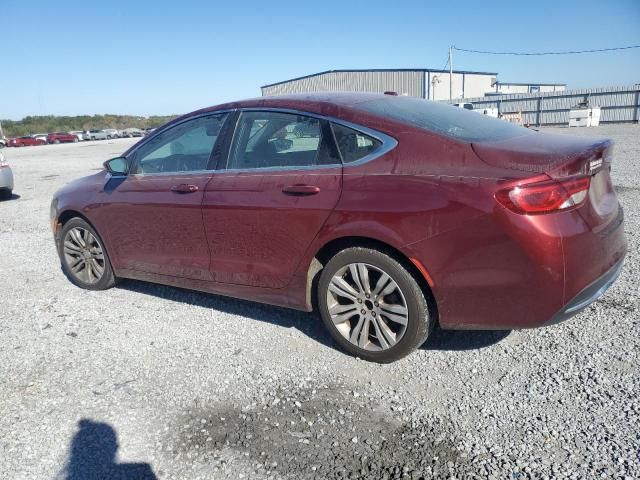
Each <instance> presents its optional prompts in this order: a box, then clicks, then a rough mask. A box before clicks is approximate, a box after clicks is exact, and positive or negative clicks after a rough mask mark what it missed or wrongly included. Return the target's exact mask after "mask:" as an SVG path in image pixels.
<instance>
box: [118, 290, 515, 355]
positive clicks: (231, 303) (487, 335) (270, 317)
mask: <svg viewBox="0 0 640 480" xmlns="http://www.w3.org/2000/svg"><path fill="white" fill-rule="evenodd" d="M118 288H123V289H125V290H129V291H132V292H137V293H142V294H145V295H152V296H154V297H158V298H162V299H165V300H171V301H174V302H180V303H187V304H189V305H195V306H198V307H203V308H211V309H215V310H219V311H221V312H224V313H228V314H231V315H241V316H243V317H248V318H252V319H254V320H259V321H261V322H268V323H272V324H274V325H278V326H280V327H285V328H295V329H297V330H299V331H301V332H302V333H304V334H305V335H307V336H308V337H310V338H312V339H313V340H315V341H316V342H318V343H321V344H322V345H324V346H326V347H329V348H333V349H334V350H338V351H342V350H341V349H340V348H339V347H338V345H337V344H336V343H335V342H334V341H333V339H332V338H331V336H330V335H329V333H328V332H327V331H326V329H325V327H324V325H323V324H322V321H321V320H320V319H319V318H318V317H317V315H315V314H313V313H307V312H301V311H298V310H291V309H288V308H282V307H275V306H272V305H266V304H262V303H256V302H251V301H248V300H240V299H235V298H230V297H223V296H220V295H214V294H207V293H201V292H196V291H192V290H183V289H181V288H176V287H169V286H166V285H158V284H155V283H147V282H142V281H138V280H123V281H122V282H120V283H119V284H118ZM509 333H511V331H510V330H486V331H471V330H441V329H440V328H436V329H435V330H434V331H433V332H432V333H431V336H430V337H429V339H428V340H427V341H426V342H425V344H424V345H423V346H422V347H421V349H423V350H457V351H459V350H477V349H481V348H485V347H489V346H491V345H494V344H496V343H498V342H500V341H502V340H504V339H505V338H506V337H507V336H508V335H509Z"/></svg>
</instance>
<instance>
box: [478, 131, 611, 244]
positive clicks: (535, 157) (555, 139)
mask: <svg viewBox="0 0 640 480" xmlns="http://www.w3.org/2000/svg"><path fill="white" fill-rule="evenodd" d="M472 148H473V150H474V151H475V152H476V154H477V155H478V157H480V159H481V160H482V161H483V162H485V163H487V164H489V165H492V166H494V167H498V168H501V169H505V170H510V171H512V172H514V173H515V171H518V172H529V173H530V174H531V176H532V177H533V176H536V175H540V174H545V175H547V176H548V177H550V178H551V179H554V180H561V179H566V178H570V177H582V176H589V177H590V179H591V183H590V186H589V190H588V194H587V198H586V200H585V202H584V204H583V205H581V206H580V207H579V208H578V211H579V212H580V215H581V216H582V217H583V219H584V220H585V222H586V223H587V224H588V225H589V226H590V227H591V228H592V229H593V230H594V232H595V231H601V230H605V229H607V226H608V224H609V223H610V222H611V221H613V220H615V219H616V218H617V217H618V213H619V205H618V199H617V197H616V193H615V190H614V187H613V184H612V182H611V176H610V170H611V160H612V151H613V142H612V141H611V140H609V139H602V138H582V137H574V136H569V135H560V134H552V133H542V132H536V133H534V134H531V135H524V136H520V137H514V138H510V139H507V140H502V141H497V142H476V143H472Z"/></svg>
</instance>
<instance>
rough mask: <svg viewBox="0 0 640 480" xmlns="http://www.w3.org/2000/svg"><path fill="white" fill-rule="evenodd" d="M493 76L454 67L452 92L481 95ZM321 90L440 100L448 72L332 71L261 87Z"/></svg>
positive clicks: (271, 91)
mask: <svg viewBox="0 0 640 480" xmlns="http://www.w3.org/2000/svg"><path fill="white" fill-rule="evenodd" d="M495 75H496V74H491V73H481V72H461V71H455V70H454V73H453V95H454V96H458V95H467V96H477V95H484V94H485V92H488V91H491V88H492V85H493V83H494V82H495V78H496V76H495ZM321 91H351V92H380V93H382V92H385V91H394V92H398V94H400V95H409V96H411V97H418V98H429V99H431V100H444V99H448V98H449V73H448V72H443V71H430V70H351V71H332V72H323V73H318V74H316V75H309V76H307V77H302V78H298V79H294V80H288V81H285V82H281V83H277V84H274V85H267V86H265V87H262V95H264V96H269V95H284V94H288V93H301V92H321Z"/></svg>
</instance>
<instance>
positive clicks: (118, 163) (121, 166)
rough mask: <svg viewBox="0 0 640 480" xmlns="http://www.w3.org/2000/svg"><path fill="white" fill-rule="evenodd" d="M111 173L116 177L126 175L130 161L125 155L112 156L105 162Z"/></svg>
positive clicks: (105, 166)
mask: <svg viewBox="0 0 640 480" xmlns="http://www.w3.org/2000/svg"><path fill="white" fill-rule="evenodd" d="M103 165H104V168H106V169H107V172H109V173H110V174H111V175H113V176H115V177H124V176H126V175H127V174H128V173H129V162H127V159H126V158H124V157H118V158H112V159H111V160H107V161H106V162H104V163H103Z"/></svg>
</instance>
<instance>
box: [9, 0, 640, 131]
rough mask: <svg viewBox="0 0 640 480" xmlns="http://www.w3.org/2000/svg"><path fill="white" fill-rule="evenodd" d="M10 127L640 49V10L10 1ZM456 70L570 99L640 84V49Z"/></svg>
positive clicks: (541, 3) (459, 2)
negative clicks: (357, 75)
mask: <svg viewBox="0 0 640 480" xmlns="http://www.w3.org/2000/svg"><path fill="white" fill-rule="evenodd" d="M0 12H1V16H2V19H3V20H2V24H1V27H0V32H2V33H1V35H0V38H1V39H2V52H3V54H2V57H3V61H2V67H1V68H0V72H1V73H0V95H1V97H0V118H12V119H18V118H22V117H23V116H25V115H45V114H56V115H75V114H96V113H121V114H125V113H126V114H137V115H154V114H170V113H184V112H187V111H191V110H194V109H196V108H199V107H202V106H207V105H213V104H216V103H220V102H224V101H228V100H233V99H240V98H247V97H254V96H258V95H260V89H259V87H260V86H261V85H264V84H268V83H273V82H277V81H280V80H285V79H288V78H292V77H296V76H301V75H306V74H310V73H315V72H319V71H322V70H330V69H341V68H422V67H428V68H442V67H443V66H444V64H445V61H446V55H447V48H448V46H449V45H456V46H458V47H462V48H472V49H479V50H515V51H546V50H575V49H588V48H607V47H616V46H621V45H630V44H640V0H600V1H591V0H582V1H562V2H560V1H546V0H537V1H527V2H520V1H511V2H479V1H464V0H455V1H451V2H433V3H432V2H427V1H402V0H395V1H385V2H380V1H375V0H371V1H347V0H341V1H334V0H325V1H322V0H314V1H311V2H304V1H300V0H296V1H276V2H267V1H261V2H256V1H251V0H245V1H222V2H214V1H206V0H200V1H197V0H182V1H180V2H177V1H175V0H174V1H170V2H167V1H163V0H155V1H153V2H148V4H147V2H138V1H131V0H129V1H123V0H108V1H100V2H87V1H86V0H83V1H64V0H61V1H57V2H51V1H45V0H30V1H29V0H0ZM454 68H456V69H465V70H478V71H489V72H492V71H494V72H498V73H499V79H500V80H502V81H514V82H543V83H552V82H560V83H567V84H568V85H569V88H571V87H587V86H606V85H625V84H631V83H638V82H640V49H637V50H629V51H623V52H609V53H598V54H586V55H574V56H563V57H503V56H486V55H474V54H470V53H459V52H458V53H456V54H455V56H454Z"/></svg>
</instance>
